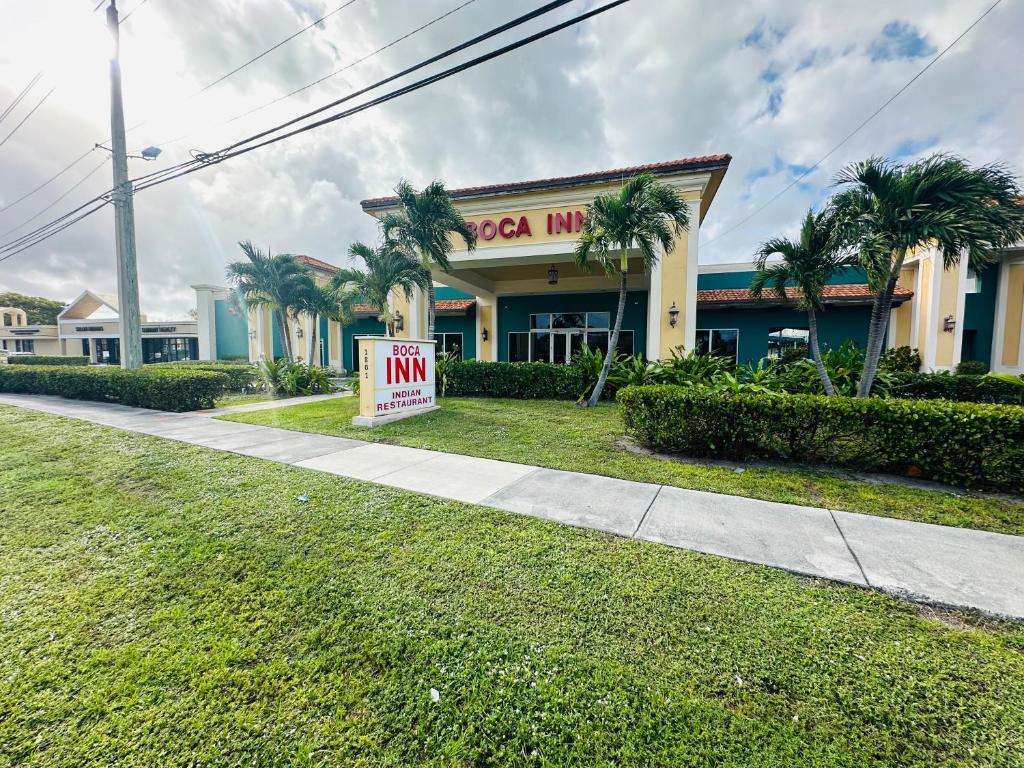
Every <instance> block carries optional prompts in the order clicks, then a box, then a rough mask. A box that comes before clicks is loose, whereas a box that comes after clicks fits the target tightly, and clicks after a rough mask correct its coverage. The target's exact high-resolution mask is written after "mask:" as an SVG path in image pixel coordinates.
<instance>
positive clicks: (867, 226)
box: [832, 154, 1024, 397]
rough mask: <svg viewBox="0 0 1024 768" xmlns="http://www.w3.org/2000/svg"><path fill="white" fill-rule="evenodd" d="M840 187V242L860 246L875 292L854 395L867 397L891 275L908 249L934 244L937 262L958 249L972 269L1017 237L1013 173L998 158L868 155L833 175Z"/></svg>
mask: <svg viewBox="0 0 1024 768" xmlns="http://www.w3.org/2000/svg"><path fill="white" fill-rule="evenodd" d="M836 184H838V185H841V186H844V187H846V189H845V190H844V191H842V192H840V193H838V194H837V195H836V196H835V197H834V198H833V201H832V202H833V205H834V206H835V208H836V211H837V214H838V216H839V221H840V224H841V226H842V229H843V231H844V236H845V238H846V239H847V241H848V242H849V243H851V244H853V245H855V246H856V247H857V248H858V250H859V260H860V263H861V265H862V266H863V267H864V268H865V270H866V271H867V273H868V280H869V283H870V285H871V289H872V291H873V292H874V294H875V299H874V304H873V306H872V308H871V321H870V326H869V328H868V344H867V350H866V352H865V356H864V373H863V374H862V376H861V379H860V383H859V384H858V387H857V396H858V397H867V396H868V394H870V392H871V386H872V384H873V383H874V379H875V373H876V372H877V370H878V361H879V358H880V357H881V354H882V346H883V344H884V341H885V331H886V325H887V323H888V320H889V310H890V309H891V307H892V296H893V292H894V291H895V289H896V282H897V280H898V279H899V276H900V270H901V269H902V267H903V262H904V260H905V259H906V257H907V254H909V253H912V252H913V251H914V250H916V249H918V248H925V247H929V246H933V245H934V246H938V248H939V250H940V251H941V252H942V261H943V267H944V268H945V269H949V268H951V267H953V266H955V265H956V264H957V263H958V262H959V261H960V258H961V256H962V255H965V254H966V256H967V259H968V263H969V264H970V266H971V267H973V268H974V269H981V268H982V267H983V266H984V265H985V264H988V263H990V262H992V261H993V260H994V259H995V258H996V252H997V251H998V250H999V249H1001V248H1005V247H1006V246H1008V245H1011V244H1012V243H1014V242H1016V241H1018V240H1020V239H1021V238H1022V237H1024V206H1021V203H1020V197H1021V190H1020V187H1019V185H1018V183H1017V180H1016V179H1015V178H1014V177H1013V176H1012V175H1011V174H1010V173H1008V172H1007V171H1006V169H1005V168H1003V167H1002V166H1000V165H986V166H981V167H980V168H972V167H971V166H970V165H968V163H967V161H965V160H964V159H962V158H959V157H955V156H952V155H944V154H937V155H932V156H931V157H928V158H925V159H924V160H919V161H917V162H914V163H910V164H909V165H899V164H896V163H893V162H890V161H888V160H884V159H882V158H877V157H872V158H870V159H868V160H865V161H863V162H859V163H853V164H852V165H849V166H847V167H846V168H845V169H844V170H843V171H841V172H840V173H839V175H838V176H836Z"/></svg>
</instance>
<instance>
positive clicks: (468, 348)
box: [434, 296, 476, 360]
mask: <svg viewBox="0 0 1024 768" xmlns="http://www.w3.org/2000/svg"><path fill="white" fill-rule="evenodd" d="M446 298H449V297H446ZM451 298H465V297H462V296H457V297H451ZM434 330H435V331H436V332H437V333H461V334H462V359H463V360H469V359H470V358H475V357H476V310H475V309H471V310H470V311H469V314H467V315H438V316H437V317H436V318H434Z"/></svg>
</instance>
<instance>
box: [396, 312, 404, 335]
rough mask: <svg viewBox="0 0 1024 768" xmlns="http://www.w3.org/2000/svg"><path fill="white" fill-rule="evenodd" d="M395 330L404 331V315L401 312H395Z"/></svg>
mask: <svg viewBox="0 0 1024 768" xmlns="http://www.w3.org/2000/svg"><path fill="white" fill-rule="evenodd" d="M395 330H396V331H404V330H405V317H403V316H402V313H401V312H395Z"/></svg>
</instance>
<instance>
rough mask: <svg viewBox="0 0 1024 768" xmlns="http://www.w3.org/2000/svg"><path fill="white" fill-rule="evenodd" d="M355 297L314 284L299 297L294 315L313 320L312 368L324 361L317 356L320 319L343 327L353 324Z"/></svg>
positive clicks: (310, 361)
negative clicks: (302, 315) (332, 321)
mask: <svg viewBox="0 0 1024 768" xmlns="http://www.w3.org/2000/svg"><path fill="white" fill-rule="evenodd" d="M353 303H354V296H353V295H352V294H351V293H350V292H348V291H344V290H342V291H338V290H335V289H333V288H331V287H330V286H328V285H318V284H317V283H315V282H314V283H312V284H310V285H309V286H307V287H306V289H305V291H303V293H302V294H301V295H300V296H299V298H298V301H297V302H296V306H295V307H294V308H293V312H294V314H295V315H296V316H297V315H298V314H299V313H303V314H306V315H309V316H310V318H312V320H313V323H312V327H313V330H312V332H311V333H310V334H309V348H308V350H307V351H308V358H307V359H308V361H309V364H310V365H312V366H316V367H320V366H321V365H322V364H323V361H322V360H321V359H320V355H319V354H317V352H318V350H317V340H318V336H319V331H320V318H322V317H323V318H326V319H327V320H334V321H335V322H337V323H340V324H341V325H342V326H343V327H344V326H346V325H348V324H349V323H350V322H352V305H353Z"/></svg>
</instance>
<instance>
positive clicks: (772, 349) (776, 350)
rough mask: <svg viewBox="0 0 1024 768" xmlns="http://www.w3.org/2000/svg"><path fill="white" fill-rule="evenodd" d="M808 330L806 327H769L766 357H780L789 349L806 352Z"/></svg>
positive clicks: (808, 336)
mask: <svg viewBox="0 0 1024 768" xmlns="http://www.w3.org/2000/svg"><path fill="white" fill-rule="evenodd" d="M810 335H811V334H810V331H808V330H807V329H806V328H778V327H776V328H769V329H768V357H782V356H783V355H785V353H787V352H789V351H790V350H800V351H802V352H803V353H804V354H805V355H806V353H807V343H808V338H810Z"/></svg>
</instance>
